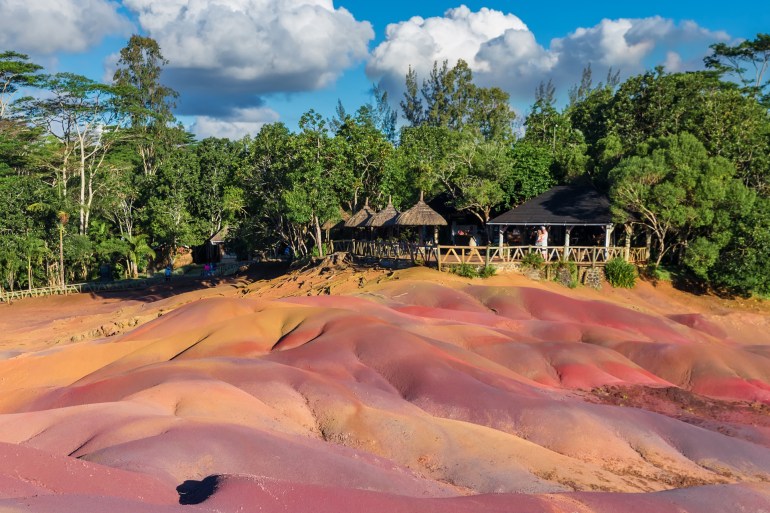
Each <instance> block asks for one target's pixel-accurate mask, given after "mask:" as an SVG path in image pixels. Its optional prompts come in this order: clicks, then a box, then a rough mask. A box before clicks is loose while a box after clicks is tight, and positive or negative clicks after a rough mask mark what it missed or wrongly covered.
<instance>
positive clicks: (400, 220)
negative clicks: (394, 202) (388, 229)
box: [396, 191, 447, 245]
mask: <svg viewBox="0 0 770 513" xmlns="http://www.w3.org/2000/svg"><path fill="white" fill-rule="evenodd" d="M396 225H398V226H419V227H420V245H422V244H423V243H424V241H425V235H424V233H423V230H424V228H425V227H426V226H433V227H434V233H433V239H434V242H435V243H438V227H439V226H446V225H447V222H446V219H444V218H443V217H441V215H440V214H439V213H438V212H436V211H435V210H433V209H432V208H430V207H429V206H428V204H427V203H425V201H424V199H423V193H422V191H421V192H420V200H419V201H418V202H417V204H416V205H415V206H413V207H412V208H410V209H409V210H406V211H404V212H402V213H401V214H399V216H398V217H397V218H396Z"/></svg>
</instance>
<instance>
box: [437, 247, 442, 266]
mask: <svg viewBox="0 0 770 513" xmlns="http://www.w3.org/2000/svg"><path fill="white" fill-rule="evenodd" d="M436 265H437V266H438V270H439V272H441V246H436Z"/></svg>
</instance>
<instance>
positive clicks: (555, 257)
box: [332, 239, 649, 270]
mask: <svg viewBox="0 0 770 513" xmlns="http://www.w3.org/2000/svg"><path fill="white" fill-rule="evenodd" d="M332 249H333V251H345V252H348V253H350V254H351V255H353V256H355V257H359V258H364V259H371V260H376V261H381V260H384V261H393V263H394V265H397V264H398V262H403V263H405V264H406V263H417V264H421V265H427V266H436V268H437V269H438V270H445V269H451V267H453V266H458V265H463V264H467V265H473V266H480V267H484V266H488V265H489V266H492V267H495V268H497V269H507V268H511V269H513V268H517V267H518V266H519V265H521V263H522V261H524V259H525V256H526V255H528V254H529V253H540V254H542V253H545V258H544V260H545V262H546V263H551V262H554V263H555V262H573V263H574V264H575V265H577V266H579V267H603V266H604V264H605V263H606V262H608V261H609V260H612V259H613V258H622V259H624V260H626V261H627V262H630V263H633V264H637V265H639V264H644V263H646V262H647V260H648V258H649V250H648V249H647V248H644V247H625V246H568V247H564V246H548V247H545V248H543V247H540V246H505V245H503V246H499V245H497V246H442V245H419V244H416V243H409V242H403V241H364V240H355V239H348V240H337V241H332Z"/></svg>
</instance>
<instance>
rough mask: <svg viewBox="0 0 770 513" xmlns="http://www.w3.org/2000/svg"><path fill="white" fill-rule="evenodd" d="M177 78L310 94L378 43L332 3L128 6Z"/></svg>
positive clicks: (197, 1)
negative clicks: (155, 43) (156, 44)
mask: <svg viewBox="0 0 770 513" xmlns="http://www.w3.org/2000/svg"><path fill="white" fill-rule="evenodd" d="M123 3H124V5H125V6H126V7H128V8H129V9H131V10H133V11H135V12H136V13H137V14H138V15H139V24H140V25H141V26H142V28H143V29H144V30H145V31H146V32H147V33H148V35H149V36H150V37H153V38H154V39H155V40H156V41H158V43H159V44H160V47H161V49H162V51H163V54H164V56H165V57H166V58H167V59H168V60H169V70H170V72H171V74H172V76H173V74H174V72H175V71H179V72H180V73H179V74H178V77H179V78H181V77H183V78H184V82H180V83H178V84H177V85H178V86H179V87H180V88H181V87H182V86H184V85H187V84H189V81H190V80H195V79H196V78H199V79H201V80H203V81H204V82H209V81H210V80H211V79H217V80H223V81H224V80H228V81H230V82H231V84H240V86H241V88H243V89H248V90H249V91H250V92H251V93H256V94H264V93H272V92H278V91H281V92H286V91H308V90H314V89H318V88H320V87H323V86H326V85H328V84H329V83H331V82H333V81H334V80H335V79H336V78H337V77H338V76H339V75H340V74H341V73H342V72H343V71H344V70H345V69H346V68H348V67H350V66H351V65H352V64H354V63H355V62H356V61H360V60H363V59H365V58H366V57H367V55H368V44H369V41H370V40H371V39H372V38H373V37H374V32H373V30H372V27H371V24H370V23H369V22H360V21H357V20H356V19H355V18H353V16H352V15H351V14H350V12H348V11H347V10H346V9H344V8H336V9H335V7H334V5H333V2H332V1H331V0H273V1H269V0H164V1H162V2H159V1H157V0H124V2H123Z"/></svg>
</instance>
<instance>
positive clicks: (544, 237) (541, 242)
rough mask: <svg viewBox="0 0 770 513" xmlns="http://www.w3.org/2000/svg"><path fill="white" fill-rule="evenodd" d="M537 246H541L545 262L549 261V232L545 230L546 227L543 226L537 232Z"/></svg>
mask: <svg viewBox="0 0 770 513" xmlns="http://www.w3.org/2000/svg"><path fill="white" fill-rule="evenodd" d="M535 246H540V248H541V249H540V254H541V255H542V256H543V260H548V230H546V229H545V226H541V227H540V229H539V230H538V231H537V240H536V241H535Z"/></svg>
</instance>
